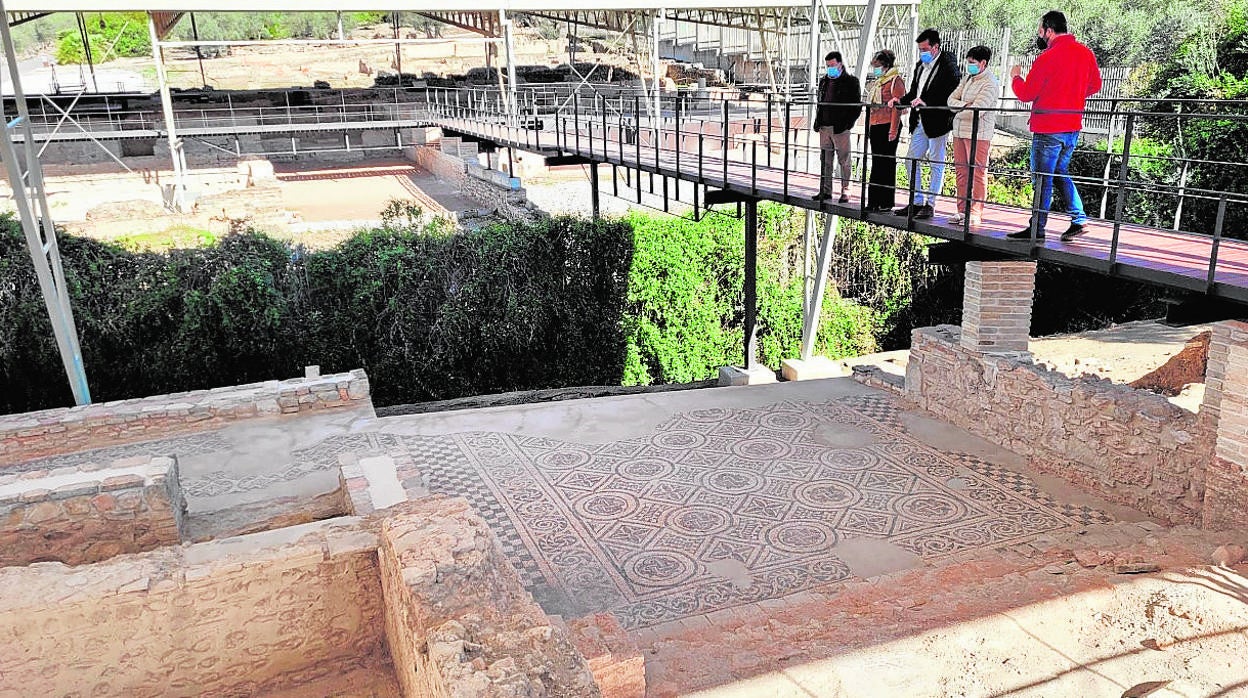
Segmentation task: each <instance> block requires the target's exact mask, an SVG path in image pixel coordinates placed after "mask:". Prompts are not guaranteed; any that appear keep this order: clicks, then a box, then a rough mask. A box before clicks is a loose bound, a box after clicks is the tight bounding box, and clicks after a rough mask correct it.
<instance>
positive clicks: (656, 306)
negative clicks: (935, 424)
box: [0, 204, 875, 411]
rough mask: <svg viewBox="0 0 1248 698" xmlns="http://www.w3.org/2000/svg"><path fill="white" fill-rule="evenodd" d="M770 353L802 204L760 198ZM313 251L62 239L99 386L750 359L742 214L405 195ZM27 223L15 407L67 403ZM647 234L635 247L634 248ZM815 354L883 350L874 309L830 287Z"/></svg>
mask: <svg viewBox="0 0 1248 698" xmlns="http://www.w3.org/2000/svg"><path fill="white" fill-rule="evenodd" d="M762 217H763V226H762V227H763V232H764V237H763V240H762V241H761V242H760V257H761V259H760V265H759V333H758V337H759V354H760V358H762V359H763V360H764V361H765V362H766V363H768V364H769V365H771V366H773V367H778V365H779V362H780V360H781V359H782V358H785V357H790V356H796V355H797V354H798V351H799V343H800V338H801V306H802V300H801V278H800V275H799V274H795V273H793V271H792V269H790V268H789V261H790V259H791V258H792V256H793V255H792V254H791V250H792V248H793V246H794V237H793V229H792V226H791V225H790V224H789V218H788V215H787V214H786V213H785V212H784V209H782V208H781V207H778V206H773V207H764V209H763V216H762ZM383 221H384V224H383V225H382V227H380V228H377V229H374V230H367V231H361V232H360V233H359V234H357V235H355V236H353V237H352V238H351V239H349V240H347V241H346V242H344V243H342V244H341V245H339V246H338V247H335V248H333V249H330V250H324V251H318V252H308V251H306V250H304V249H302V248H299V247H297V246H296V247H292V246H291V245H290V244H289V243H285V242H280V241H277V240H273V239H271V238H269V237H266V236H264V235H262V234H260V233H255V232H247V233H241V234H233V235H228V236H225V237H223V238H221V239H219V240H215V241H213V240H210V239H206V240H205V242H206V246H204V247H200V248H193V249H174V250H171V251H168V252H164V253H156V252H135V251H129V250H127V249H125V248H123V247H121V246H118V245H114V244H107V243H101V242H96V241H92V240H87V239H82V238H75V237H72V236H64V237H63V238H62V245H61V248H62V253H63V257H64V261H65V272H66V278H67V282H68V284H69V288H70V293H71V298H72V303H73V306H74V311H75V314H76V318H77V321H78V329H79V333H80V337H81V343H82V350H83V357H84V360H85V362H86V365H87V372H88V376H89V378H90V381H91V387H92V391H93V397H94V398H95V399H96V400H112V399H119V398H123V397H132V396H137V395H150V394H158V393H167V392H177V391H183V390H191V389H197V388H205V387H210V386H214V385H228V384H237V383H245V382H251V381H258V380H266V379H271V378H283V377H289V376H292V375H297V374H299V373H300V370H301V367H302V366H304V365H306V364H312V363H315V364H320V365H321V367H322V369H323V370H325V371H327V372H328V371H344V370H348V369H351V368H359V367H362V368H364V369H366V370H367V371H368V372H369V374H370V375H371V376H372V377H373V378H374V383H373V385H374V391H375V392H374V399H375V400H376V401H377V403H378V404H382V405H384V404H395V403H402V402H415V401H420V400H427V399H442V398H451V397H458V396H463V395H474V394H483V393H495V392H505V391H511V390H521V389H533V388H550V387H566V386H575V385H595V384H619V383H621V382H622V381H623V382H629V383H651V382H672V381H691V380H699V379H703V378H708V377H711V376H713V375H714V373H715V370H716V368H717V367H718V366H721V365H723V364H727V363H739V362H740V360H741V347H742V338H741V323H742V297H741V294H742V290H741V280H742V263H743V252H744V250H743V240H744V238H743V234H742V222H741V221H739V220H735V219H731V218H727V217H725V216H719V215H716V216H711V217H709V218H707V219H706V220H704V221H702V222H700V223H694V222H691V221H684V220H675V219H651V218H646V217H643V216H639V215H634V216H632V217H630V218H629V219H627V220H624V221H602V222H592V221H586V220H577V219H568V218H560V219H553V220H546V221H542V222H539V223H534V224H531V225H523V226H520V225H496V226H491V227H487V228H484V229H481V230H477V231H470V232H454V231H453V230H452V229H451V228H450V227H449V226H448V225H446V224H445V223H444V222H441V221H436V220H435V221H426V220H425V217H424V216H423V215H422V214H421V212H420V211H419V209H416V208H413V207H410V206H404V205H400V204H395V205H392V206H390V207H388V208H387V210H386V211H385V212H384V215H383ZM24 245H25V243H24V240H23V238H22V235H21V232H20V229H19V227H18V226H17V224H16V223H15V222H14V221H13V220H12V219H11V218H0V323H3V325H4V327H6V329H7V328H11V329H12V331H10V332H6V333H5V334H4V336H2V337H0V395H3V396H4V397H3V399H2V400H0V411H24V410H32V409H39V408H44V407H51V406H56V405H63V404H67V403H68V402H69V400H70V398H69V391H68V388H67V386H66V384H65V380H64V376H63V374H62V373H61V365H60V360H59V356H58V354H57V352H56V347H55V344H54V342H53V340H52V333H51V328H50V325H49V323H48V320H47V317H46V314H45V310H44V307H43V303H42V300H41V297H40V294H39V289H38V285H37V283H36V282H35V277H34V273H33V270H32V269H31V267H30V260H29V256H28V255H27V254H26V251H25V246H24ZM634 250H636V251H634ZM823 320H824V325H823V329H822V331H821V332H820V337H819V347H818V348H819V351H820V352H821V353H825V354H828V355H831V356H845V355H849V354H857V353H861V352H867V351H871V350H872V349H873V347H874V343H873V336H872V331H873V329H874V327H875V318H874V314H873V313H872V312H870V311H869V310H866V309H864V308H860V307H857V306H854V305H851V304H848V303H845V302H843V301H841V300H840V299H839V298H838V297H837V296H836V293H835V291H834V290H831V289H830V290H829V291H828V295H827V296H826V300H825V303H824V309H823Z"/></svg>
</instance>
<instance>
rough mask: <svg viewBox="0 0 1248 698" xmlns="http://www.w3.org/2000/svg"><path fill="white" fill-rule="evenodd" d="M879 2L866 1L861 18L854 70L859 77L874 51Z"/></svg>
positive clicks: (878, 24)
mask: <svg viewBox="0 0 1248 698" xmlns="http://www.w3.org/2000/svg"><path fill="white" fill-rule="evenodd" d="M880 4H881V3H880V0H868V1H867V9H866V11H865V12H864V13H863V16H862V30H861V31H862V33H861V34H859V36H858V64H857V65H856V66H854V69H855V70H857V71H858V74H859V76H861V75H862V74H863V72H865V70H866V67H867V66H868V65H870V64H871V54H872V53H873V52H874V51H875V33H876V32H877V31H879V27H880Z"/></svg>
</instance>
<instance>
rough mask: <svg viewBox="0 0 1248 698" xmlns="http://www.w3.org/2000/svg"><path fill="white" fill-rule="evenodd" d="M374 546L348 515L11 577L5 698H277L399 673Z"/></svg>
mask: <svg viewBox="0 0 1248 698" xmlns="http://www.w3.org/2000/svg"><path fill="white" fill-rule="evenodd" d="M376 549H377V538H376V536H375V535H374V534H373V533H371V532H370V531H369V530H368V529H367V528H366V527H365V526H363V525H362V522H360V521H359V520H358V519H354V518H344V519H334V520H331V521H325V522H319V523H315V524H307V525H304V526H297V527H294V528H288V529H283V530H280V531H268V532H265V533H258V534H254V535H250V536H243V537H239V538H229V539H224V540H218V541H213V542H209V543H201V544H196V545H191V546H186V547H180V546H179V547H173V548H165V549H162V550H159V551H156V552H150V553H143V554H140V555H124V556H121V557H117V558H113V559H112V560H109V561H108V562H103V563H99V564H96V565H90V566H84V567H74V568H69V567H65V566H63V565H60V564H57V563H42V564H36V565H31V566H28V567H8V568H3V569H0V588H2V589H4V590H5V593H4V594H3V595H0V646H3V647H4V651H3V652H0V695H4V696H9V695H13V696H17V695H32V691H34V693H35V694H38V695H49V696H50V695H57V696H62V695H63V696H69V695H85V694H87V693H90V695H92V696H126V697H127V698H129V697H131V696H202V695H266V694H269V693H272V692H276V691H279V690H285V689H288V688H292V687H297V686H301V685H304V684H307V683H309V682H311V681H315V680H317V679H320V678H323V677H328V676H337V675H342V674H346V673H348V672H351V671H353V670H358V669H360V668H368V669H370V670H373V671H388V667H387V666H386V663H387V662H386V658H387V655H386V650H385V643H384V638H383V633H382V627H383V626H382V620H381V617H382V610H381V598H382V597H381V588H380V577H379V575H378V571H377V555H376ZM36 687H37V688H36Z"/></svg>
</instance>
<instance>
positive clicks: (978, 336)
mask: <svg viewBox="0 0 1248 698" xmlns="http://www.w3.org/2000/svg"><path fill="white" fill-rule="evenodd" d="M1035 290H1036V263H1035V262H967V263H966V285H965V287H964V289H963V294H962V346H963V347H965V348H967V349H970V350H971V351H979V352H985V353H1003V352H1026V351H1027V342H1028V340H1029V339H1030V334H1031V299H1032V295H1033V294H1034V293H1035Z"/></svg>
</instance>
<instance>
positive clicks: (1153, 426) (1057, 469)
mask: <svg viewBox="0 0 1248 698" xmlns="http://www.w3.org/2000/svg"><path fill="white" fill-rule="evenodd" d="M960 334H961V331H960V330H959V329H958V328H957V327H953V326H949V325H942V326H939V327H926V328H921V329H917V330H915V331H914V335H913V341H912V344H911V348H910V362H909V365H908V367H907V371H906V388H905V395H906V397H907V398H909V399H912V400H914V401H915V402H917V403H918V405H919V406H920V407H921V408H923V409H925V410H928V411H930V412H932V413H934V414H936V415H937V416H938V417H939V418H941V419H943V420H945V421H948V422H950V423H952V424H955V425H957V426H959V427H962V428H963V429H966V430H967V431H970V432H972V433H974V434H977V435H979V436H982V437H984V438H986V439H988V440H990V441H993V442H994V443H998V444H1000V445H1002V446H1004V447H1005V448H1008V449H1010V450H1011V451H1014V452H1015V453H1018V454H1020V455H1023V456H1026V457H1028V458H1029V459H1030V461H1031V463H1032V465H1033V466H1034V467H1036V468H1037V469H1038V470H1040V471H1042V472H1047V473H1051V474H1054V475H1058V476H1060V477H1062V478H1063V479H1065V480H1067V481H1068V482H1071V483H1072V484H1074V485H1076V486H1079V487H1082V488H1083V489H1086V490H1088V491H1089V492H1092V493H1094V494H1096V495H1097V496H1100V497H1102V498H1104V499H1106V500H1108V501H1111V502H1115V503H1118V504H1123V505H1126V506H1129V507H1132V508H1134V509H1137V510H1139V511H1142V512H1144V513H1146V514H1148V515H1150V516H1154V517H1156V518H1158V519H1161V520H1164V521H1167V522H1171V523H1183V524H1190V523H1193V522H1197V521H1199V520H1200V518H1201V507H1202V500H1203V498H1204V494H1205V474H1206V466H1207V464H1208V463H1209V462H1210V460H1211V459H1212V455H1213V443H1214V433H1213V428H1212V426H1211V425H1210V424H1209V423H1208V420H1207V419H1202V418H1201V417H1198V416H1197V415H1194V414H1192V413H1190V412H1188V411H1186V410H1184V409H1182V408H1180V407H1177V406H1175V405H1173V404H1171V403H1170V402H1169V401H1168V400H1167V399H1166V398H1165V397H1163V396H1161V395H1156V394H1154V393H1150V392H1146V391H1141V390H1135V389H1133V388H1130V387H1128V386H1124V385H1116V384H1114V383H1112V382H1110V381H1109V380H1106V379H1101V378H1093V377H1083V378H1069V377H1067V376H1065V375H1062V374H1060V373H1057V372H1055V371H1050V370H1047V369H1045V368H1041V367H1039V366H1036V365H1035V364H1033V363H1031V362H1030V361H1026V360H1020V359H1019V358H1017V357H1012V356H993V355H986V354H981V353H978V352H973V351H970V350H968V349H966V348H965V347H963V346H962V345H961V344H960V340H961V337H960ZM1211 360H1212V357H1211Z"/></svg>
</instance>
